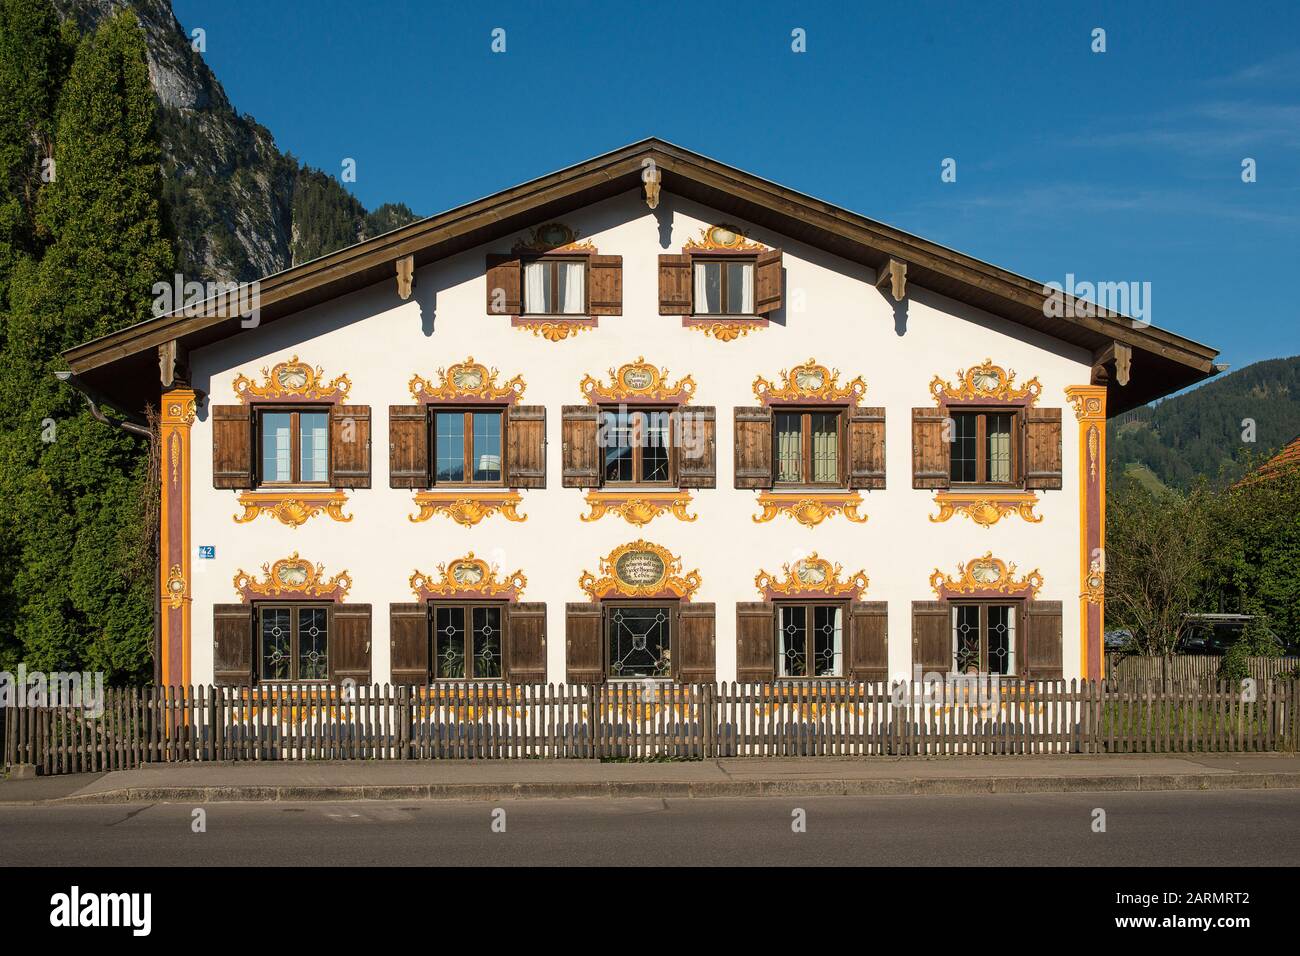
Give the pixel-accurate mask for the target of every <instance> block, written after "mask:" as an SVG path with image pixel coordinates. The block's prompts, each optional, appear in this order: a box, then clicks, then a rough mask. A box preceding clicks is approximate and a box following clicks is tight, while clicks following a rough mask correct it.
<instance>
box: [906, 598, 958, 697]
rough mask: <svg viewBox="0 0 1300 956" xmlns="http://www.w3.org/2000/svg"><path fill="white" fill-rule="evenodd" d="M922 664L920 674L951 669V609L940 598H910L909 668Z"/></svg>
mask: <svg viewBox="0 0 1300 956" xmlns="http://www.w3.org/2000/svg"><path fill="white" fill-rule="evenodd" d="M917 667H920V668H921V676H922V677H924V676H925V675H926V674H930V673H939V674H948V673H951V672H952V668H953V657H952V624H951V612H950V611H949V610H948V605H947V604H945V603H944V602H943V601H913V602H912V672H911V673H909V674H908V680H912V679H913V678H914V677H915V674H916V668H917Z"/></svg>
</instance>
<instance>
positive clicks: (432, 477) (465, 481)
mask: <svg viewBox="0 0 1300 956" xmlns="http://www.w3.org/2000/svg"><path fill="white" fill-rule="evenodd" d="M457 412H460V413H462V419H461V421H462V425H461V427H462V428H463V432H462V435H463V441H462V443H461V469H462V473H463V477H462V479H461V480H460V481H444V482H439V481H438V416H439V415H454V414H456V413H457ZM485 412H493V413H495V414H496V415H497V417H498V419H499V420H500V422H501V477H500V478H499V479H497V480H496V481H475V480H474V477H473V476H474V468H473V467H472V464H473V461H474V415H475V414H482V413H485ZM428 415H429V420H428V429H429V486H430V487H432V488H440V487H441V488H504V487H505V485H506V454H507V448H508V446H509V444H510V442H509V436H508V435H507V434H506V429H507V427H509V421H508V419H509V416H510V409H509V407H508V406H505V405H433V404H431V405H429V412H428Z"/></svg>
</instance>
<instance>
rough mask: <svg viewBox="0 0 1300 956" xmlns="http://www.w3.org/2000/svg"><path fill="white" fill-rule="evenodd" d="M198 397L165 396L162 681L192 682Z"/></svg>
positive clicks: (188, 393)
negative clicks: (193, 443) (193, 440)
mask: <svg viewBox="0 0 1300 956" xmlns="http://www.w3.org/2000/svg"><path fill="white" fill-rule="evenodd" d="M195 400H196V397H195V394H194V391H193V389H190V388H173V389H169V390H168V391H165V392H163V396H162V418H161V420H160V439H159V440H160V442H161V445H160V447H159V453H158V460H159V467H160V468H161V470H162V474H161V475H160V476H159V480H160V481H159V483H160V486H161V488H162V502H161V509H160V516H159V540H158V573H159V574H160V575H161V578H162V609H161V610H162V614H161V623H160V627H161V633H160V634H159V636H158V650H159V667H158V675H159V677H158V679H159V682H160V683H162V684H171V685H176V684H188V683H189V682H190V605H191V602H192V596H191V593H190V427H191V426H192V425H193V424H194V411H195Z"/></svg>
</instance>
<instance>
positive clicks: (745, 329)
mask: <svg viewBox="0 0 1300 956" xmlns="http://www.w3.org/2000/svg"><path fill="white" fill-rule="evenodd" d="M686 327H687V328H688V329H694V330H695V331H697V332H703V333H704V334H705V335H707V336H709V337H710V338H714V339H717V340H718V341H719V342H734V341H736V339H738V338H740V337H741V336H743V335H748V334H749V333H750V332H751V331H752V330H753V329H763V328H767V323H765V322H755V321H754V320H753V319H749V320H748V321H744V322H726V321H718V320H716V319H696V320H695V321H692V322H690V323H688V324H687V325H686Z"/></svg>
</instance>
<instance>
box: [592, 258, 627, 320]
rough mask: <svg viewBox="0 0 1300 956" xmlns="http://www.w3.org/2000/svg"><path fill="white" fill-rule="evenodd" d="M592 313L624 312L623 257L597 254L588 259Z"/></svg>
mask: <svg viewBox="0 0 1300 956" xmlns="http://www.w3.org/2000/svg"><path fill="white" fill-rule="evenodd" d="M587 275H588V278H589V280H590V285H591V291H590V299H591V314H592V315H622V314H623V257H622V256H596V255H593V256H591V257H590V259H588V269H587Z"/></svg>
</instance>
